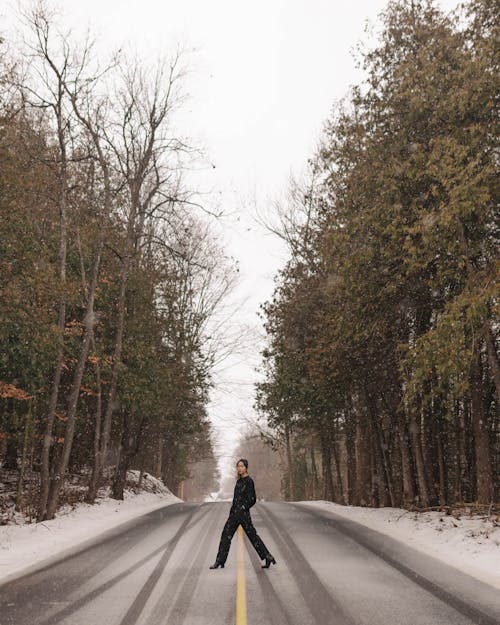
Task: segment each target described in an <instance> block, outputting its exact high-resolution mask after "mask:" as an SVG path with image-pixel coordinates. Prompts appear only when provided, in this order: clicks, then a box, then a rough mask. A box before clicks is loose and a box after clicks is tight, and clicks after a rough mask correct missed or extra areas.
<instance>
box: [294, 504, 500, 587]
mask: <svg viewBox="0 0 500 625" xmlns="http://www.w3.org/2000/svg"><path fill="white" fill-rule="evenodd" d="M297 503H301V504H306V505H309V506H313V507H316V508H321V509H322V510H327V511H328V512H334V513H335V514H339V515H341V516H343V517H346V518H348V519H350V520H351V521H356V522H357V523H361V524H363V525H366V526H367V527H370V528H371V529H373V530H376V531H378V532H381V533H382V534H387V535H389V536H391V537H392V538H396V539H397V540H400V541H402V542H404V543H405V544H407V545H408V546H410V547H413V548H415V549H418V550H419V551H422V552H423V553H427V554H428V555H431V556H434V557H435V558H438V559H440V560H442V561H443V562H446V563H447V564H450V565H451V566H454V567H455V568H457V569H460V570H461V571H463V572H464V573H468V574H469V575H472V576H473V577H476V578H477V579H480V580H481V581H483V582H486V583H487V584H490V585H491V586H494V587H495V588H499V589H500V526H499V525H498V520H497V524H495V523H494V522H493V521H492V520H491V519H485V518H477V517H469V516H466V515H465V514H462V515H461V516H460V518H455V517H454V516H451V515H446V514H445V513H444V512H438V511H430V512H409V511H406V510H402V509H400V508H363V507H359V506H342V505H340V504H337V503H332V502H331V501H300V502H297Z"/></svg>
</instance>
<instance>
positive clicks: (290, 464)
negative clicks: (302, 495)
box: [285, 423, 295, 501]
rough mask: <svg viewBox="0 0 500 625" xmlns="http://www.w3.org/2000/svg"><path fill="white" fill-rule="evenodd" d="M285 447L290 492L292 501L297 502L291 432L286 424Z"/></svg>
mask: <svg viewBox="0 0 500 625" xmlns="http://www.w3.org/2000/svg"><path fill="white" fill-rule="evenodd" d="M285 445H286V459H287V463H288V489H289V490H288V492H289V496H290V501H295V480H294V479H293V458H292V446H291V443H290V430H289V428H288V424H287V423H285Z"/></svg>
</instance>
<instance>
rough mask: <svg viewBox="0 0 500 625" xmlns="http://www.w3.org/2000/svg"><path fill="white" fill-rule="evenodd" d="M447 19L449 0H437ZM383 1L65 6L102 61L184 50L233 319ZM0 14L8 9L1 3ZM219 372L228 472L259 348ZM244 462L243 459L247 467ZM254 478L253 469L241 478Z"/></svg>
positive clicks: (68, 0) (245, 311) (192, 120)
mask: <svg viewBox="0 0 500 625" xmlns="http://www.w3.org/2000/svg"><path fill="white" fill-rule="evenodd" d="M439 4H440V6H441V7H443V8H444V9H447V10H448V9H451V8H453V7H455V6H456V4H457V2H455V1H454V0H441V2H439ZM385 5H386V1H385V0H353V1H351V2H345V1H342V0H266V1H263V0H253V1H252V2H242V1H241V0H240V1H238V0H231V1H229V0H85V2H82V1H81V0H64V2H60V3H59V6H60V7H62V10H63V11H64V13H65V15H66V20H67V22H68V24H70V25H71V26H72V27H73V28H75V29H80V28H82V26H85V25H87V24H90V25H91V28H92V31H94V32H95V33H96V34H97V36H98V37H99V38H100V46H101V49H102V50H103V51H105V50H106V49H108V50H111V49H113V48H115V47H117V46H120V45H122V44H124V43H129V44H131V45H132V46H133V47H134V48H136V49H137V50H138V52H139V53H140V54H141V55H144V56H148V57H150V58H154V57H155V56H158V55H159V54H160V53H162V52H168V51H169V49H172V48H173V47H174V46H175V45H176V44H180V45H181V46H183V47H184V48H186V49H187V50H188V51H189V54H188V57H189V58H188V65H189V67H190V73H189V76H188V78H187V79H186V83H185V85H186V91H187V92H188V93H189V94H190V97H189V100H188V101H187V103H186V108H185V111H184V114H183V117H182V126H183V132H185V133H186V134H190V135H191V136H192V137H193V138H194V139H196V140H197V141H199V142H201V143H202V144H203V145H204V146H205V148H206V151H207V155H208V158H207V161H208V162H209V163H213V164H214V165H215V168H213V167H211V166H209V167H207V169H206V170H205V171H203V172H201V173H198V174H197V176H196V178H195V179H193V182H194V183H195V184H197V185H199V186H200V188H201V189H202V190H204V191H208V190H210V191H211V195H209V196H207V202H208V203H209V204H211V205H215V203H218V204H219V206H220V208H221V209H223V210H224V211H225V212H226V213H227V214H228V215H230V216H228V217H226V218H224V219H222V220H221V222H220V224H218V225H217V226H216V227H217V228H218V230H219V231H221V233H222V236H223V237H224V241H225V245H226V249H227V251H228V253H229V254H231V255H233V256H234V257H235V258H237V259H238V260H239V262H240V275H241V278H240V285H239V287H238V289H237V291H236V292H235V293H234V295H233V300H232V301H233V302H234V303H235V305H236V303H239V304H240V305H241V303H242V302H244V304H243V306H242V307H241V306H240V309H239V310H238V312H237V315H236V317H237V319H238V320H239V321H241V322H242V323H246V324H248V325H250V326H253V327H255V328H256V329H257V328H258V327H259V325H260V324H259V320H258V317H257V310H258V306H259V304H260V303H262V302H264V301H265V300H266V299H268V298H269V297H270V295H271V293H272V289H273V282H272V277H273V275H274V274H275V272H276V271H277V269H278V268H279V267H280V266H281V265H282V264H283V263H284V261H285V258H286V255H285V252H284V250H283V248H282V245H281V244H280V242H279V241H277V240H276V239H275V238H273V237H272V236H270V235H267V234H266V233H265V232H264V231H263V229H262V228H260V227H259V226H258V225H257V224H256V222H255V220H254V216H255V214H256V212H259V213H261V214H263V213H268V212H269V211H270V210H271V207H272V203H273V200H274V199H276V198H277V197H278V196H279V195H280V193H282V192H283V191H284V190H285V188H286V185H287V181H288V178H289V175H290V173H291V172H295V173H300V171H301V170H302V168H303V166H304V164H305V162H306V160H307V158H308V157H309V156H311V155H312V153H313V151H314V148H315V145H316V142H317V139H318V137H319V134H320V131H321V127H322V124H323V122H324V121H325V119H326V118H327V117H328V115H329V112H330V110H331V107H332V104H333V102H334V101H335V100H336V99H339V98H341V97H342V96H344V95H345V94H346V92H347V90H348V88H349V85H351V84H354V83H356V82H358V81H359V80H360V79H361V74H360V73H359V70H357V69H356V67H355V60H354V58H353V56H352V54H351V52H352V50H353V48H354V47H355V46H356V44H358V43H359V42H360V41H368V36H367V35H366V34H365V32H364V29H365V26H366V23H367V21H369V22H370V23H372V24H374V23H376V21H377V20H376V18H377V15H378V14H379V13H380V11H381V10H382V9H383V8H384V7H385ZM0 6H1V7H2V10H1V14H2V15H3V16H5V15H8V14H11V13H12V7H13V6H15V4H14V3H11V2H6V1H5V0H0ZM260 348H261V345H259V344H258V343H257V342H255V343H254V347H253V350H250V351H249V352H248V353H247V354H246V356H245V358H244V359H243V360H242V359H241V358H240V359H233V360H232V361H227V362H226V363H225V365H226V366H225V369H224V371H221V372H219V374H218V376H217V380H218V384H219V385H218V389H217V391H216V392H215V393H214V396H213V402H212V404H211V406H210V417H211V420H212V422H213V423H214V428H215V433H216V439H217V440H216V453H217V455H218V457H219V459H220V468H221V470H222V472H223V473H225V474H228V473H230V472H232V465H233V463H234V460H235V459H234V458H233V456H232V451H233V448H234V445H235V443H236V441H237V438H238V433H239V432H240V431H241V428H242V427H243V426H244V425H245V423H246V422H247V420H252V419H253V418H254V417H255V415H254V412H253V410H252V404H253V382H254V380H255V378H256V375H257V373H255V372H254V370H253V369H254V368H255V367H257V368H258V364H259V349H260ZM249 460H250V462H251V459H249ZM250 470H251V469H250Z"/></svg>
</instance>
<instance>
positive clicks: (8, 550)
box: [0, 471, 182, 582]
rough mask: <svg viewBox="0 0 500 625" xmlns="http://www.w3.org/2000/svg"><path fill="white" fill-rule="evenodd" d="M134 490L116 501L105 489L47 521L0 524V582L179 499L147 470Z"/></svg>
mask: <svg viewBox="0 0 500 625" xmlns="http://www.w3.org/2000/svg"><path fill="white" fill-rule="evenodd" d="M138 476H139V471H129V472H128V474H127V482H128V484H129V485H130V484H131V483H132V484H133V483H134V482H136V483H137V479H138ZM135 490H136V488H134V487H133V486H132V488H127V489H126V490H125V492H124V500H123V501H118V500H116V499H111V498H110V497H109V494H107V493H108V492H109V489H107V490H106V491H104V494H103V496H102V497H99V498H98V499H97V500H96V503H95V504H94V505H90V504H86V503H79V504H77V505H76V506H74V507H71V506H63V507H62V508H60V509H59V510H58V512H57V516H56V518H55V519H52V520H51V521H43V522H42V523H25V524H23V525H3V526H0V582H1V581H2V580H5V578H7V577H11V576H12V575H13V574H18V573H19V572H20V571H22V570H23V569H27V568H28V567H32V566H33V565H35V564H38V563H40V562H41V561H42V560H45V559H47V558H50V557H53V556H54V555H57V554H58V553H60V552H62V551H65V550H66V549H69V548H70V547H75V546H76V545H79V544H81V543H83V542H85V541H86V540H89V539H91V538H95V537H96V536H98V535H99V534H101V533H103V532H105V531H106V530H109V529H111V528H114V527H116V526H117V525H120V524H121V523H124V522H125V521H129V520H130V519H133V518H135V517H139V516H141V515H143V514H146V513H148V512H151V511H152V510H156V509H157V508H162V507H164V506H166V505H170V504H173V503H177V502H180V501H182V499H179V497H176V496H175V495H173V494H172V492H171V491H170V490H169V489H168V488H167V487H166V486H165V485H164V484H163V482H161V481H160V480H158V479H157V478H155V477H152V476H151V475H149V474H147V475H146V474H145V475H143V478H142V483H141V491H137V492H134V491H135ZM145 491H146V492H145Z"/></svg>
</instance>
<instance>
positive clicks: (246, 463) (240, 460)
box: [236, 458, 248, 469]
mask: <svg viewBox="0 0 500 625" xmlns="http://www.w3.org/2000/svg"><path fill="white" fill-rule="evenodd" d="M238 462H243V464H244V465H245V469H248V460H247V459H246V458H240V459H239V460H238ZM238 462H237V463H236V465H238Z"/></svg>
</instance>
